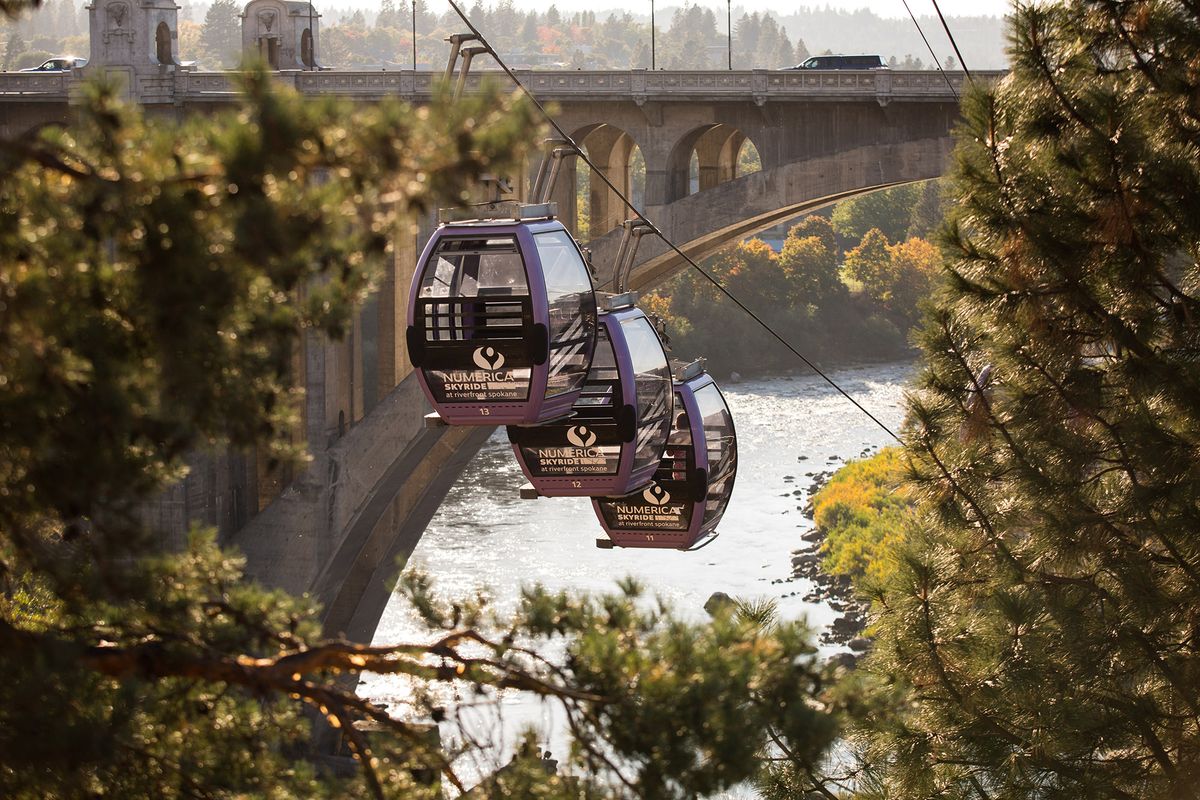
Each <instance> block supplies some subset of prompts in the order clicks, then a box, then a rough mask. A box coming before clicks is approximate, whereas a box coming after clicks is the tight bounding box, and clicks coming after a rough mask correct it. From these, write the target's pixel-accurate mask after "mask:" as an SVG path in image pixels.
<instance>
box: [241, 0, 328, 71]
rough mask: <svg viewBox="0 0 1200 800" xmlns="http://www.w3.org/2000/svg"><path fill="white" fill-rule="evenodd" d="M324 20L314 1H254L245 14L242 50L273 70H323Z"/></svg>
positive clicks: (248, 5) (243, 18)
mask: <svg viewBox="0 0 1200 800" xmlns="http://www.w3.org/2000/svg"><path fill="white" fill-rule="evenodd" d="M320 21H321V15H320V14H318V13H317V12H316V9H314V8H313V4H312V3H306V2H296V0H250V2H249V3H247V4H246V9H245V11H244V12H243V14H242V53H243V54H244V55H245V56H246V57H247V58H257V59H260V60H261V61H262V62H263V63H265V64H267V65H268V66H269V67H270V68H271V69H303V70H311V69H320V66H319V65H320V60H319V59H318V53H319V52H320V51H319V48H318V44H319V42H320V37H319V35H318V31H319V29H320Z"/></svg>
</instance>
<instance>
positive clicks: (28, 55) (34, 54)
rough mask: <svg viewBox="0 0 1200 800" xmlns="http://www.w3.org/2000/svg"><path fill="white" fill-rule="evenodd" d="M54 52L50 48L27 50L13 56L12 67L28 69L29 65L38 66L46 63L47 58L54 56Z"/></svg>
mask: <svg viewBox="0 0 1200 800" xmlns="http://www.w3.org/2000/svg"><path fill="white" fill-rule="evenodd" d="M53 57H54V54H53V53H51V52H50V51H48V50H25V51H23V52H21V53H20V55H17V56H15V57H14V58H13V63H12V68H13V69H14V70H21V69H28V68H29V67H38V66H41V65H42V64H44V63H46V61H47V59H50V58H53Z"/></svg>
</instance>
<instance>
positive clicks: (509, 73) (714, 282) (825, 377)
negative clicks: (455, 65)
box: [446, 0, 957, 444]
mask: <svg viewBox="0 0 1200 800" xmlns="http://www.w3.org/2000/svg"><path fill="white" fill-rule="evenodd" d="M446 1H447V2H448V3H449V4H450V7H451V8H453V9H454V12H455V13H456V14H458V16H459V18H460V19H461V20H462V21H463V24H464V25H466V26H467V29H468V30H470V31H471V33H472V34H474V35H475V36H477V37H478V38H479V43H480V45H482V46H483V47H486V48H487V50H488V53H489V54H490V55H491V57H492V58H493V59H494V60H495V62H496V64H497V65H499V67H500V69H501V70H503V71H504V74H505V75H507V76H508V77H509V79H510V80H511V81H512V82H513V84H515V85H516V87H517V88H518V89H520V91H521V93H522V94H523V95H525V97H527V98H528V99H529V101H530V102H531V103H533V105H534V107H535V108H537V110H538V111H539V112H540V113H541V114H542V116H543V117H545V118H546V121H547V122H548V123H550V127H552V128H554V132H555V133H556V134H558V137H559V138H560V139H561V140H562V141H564V142H566V143H567V144H568V145H570V147H571V149H573V150H574V151H575V154H576V155H577V156H578V157H579V158H580V159H582V160H583V162H584V163H585V164H587V165H588V168H589V169H591V171H592V174H593V175H598V176H599V177H600V180H602V181H603V182H604V184H605V185H606V186H608V188H609V189H611V190H612V191H613V193H614V194H616V195H617V197H619V198H620V199H621V202H622V203H624V204H625V207H626V208H628V209H629V210H630V211H632V212H633V213H634V214H636V215H637V218H638V219H639V220H641V221H642V222H644V223H645V224H646V225H647V226H648V227H649V228H650V230H651V231H652V232H653V233H654V234H655V235H657V236H658V238H660V239H662V241H663V244H665V245H666V246H667V247H669V248H670V249H671V250H673V251H674V252H675V254H676V255H678V256H679V257H680V258H682V259H683V260H684V261H686V262H687V263H688V264H689V265H691V267H692V269H694V270H696V271H697V272H699V273H700V274H701V275H703V276H704V277H705V278H707V279H708V281H709V282H710V283H712V285H713V286H715V287H717V289H718V290H720V292H721V293H722V294H724V295H725V296H726V297H728V298H729V299H730V300H731V301H733V303H734V305H736V306H737V307H738V308H740V309H741V310H742V311H744V312H745V313H746V314H747V315H748V316H749V317H750V318H751V319H752V320H754V321H755V322H757V323H758V324H759V325H760V326H761V327H762V328H763V330H765V331H766V332H767V333H769V334H771V336H773V337H775V339H776V340H777V341H778V342H779V343H780V344H782V345H783V346H784V347H786V348H787V349H788V350H789V351H790V352H791V353H792V355H794V356H796V358H798V359H800V360H801V361H803V362H804V364H805V365H807V366H808V368H809V369H811V370H812V371H813V372H815V373H817V374H818V375H820V376H821V378H822V379H823V380H824V381H825V382H826V383H828V384H829V385H830V386H832V387H833V388H834V389H836V390H837V392H838V393H839V394H841V395H842V397H844V398H846V399H847V400H849V401H850V402H851V403H852V404H853V405H854V407H855V408H857V409H858V410H859V411H861V412H862V413H863V414H865V415H866V416H867V418H868V419H870V420H871V421H872V422H874V423H875V424H876V425H877V426H879V428H880V429H882V430H883V431H884V432H885V433H886V434H887V435H888V436H891V437H892V438H893V439H895V440H896V441H897V442H900V443H901V444H903V442H902V441H901V439H900V437H899V436H897V435H896V434H895V433H894V432H893V431H892V429H891V428H889V427H888V426H887V425H884V424H883V422H881V421H880V419H879V418H878V417H876V416H875V415H874V414H872V413H871V412H870V411H868V410H867V409H866V408H864V407H863V405H862V403H860V402H858V401H857V400H855V399H854V398H853V397H852V396H851V395H850V393H849V392H847V391H846V390H845V389H843V388H842V387H841V386H839V385H838V384H837V382H836V381H834V380H833V378H830V377H829V376H828V375H826V374H825V373H824V372H823V371H821V369H820V368H819V367H817V365H816V364H814V363H813V362H811V361H809V360H808V359H807V358H806V357H805V356H804V354H803V353H801V352H800V351H799V350H797V349H796V348H795V347H793V346H792V344H791V343H790V342H789V341H788V340H787V339H785V338H783V336H781V335H780V334H778V333H777V332H776V331H775V330H774V329H773V328H772V327H771V326H770V325H768V324H767V323H766V322H764V321H763V319H762V318H761V317H759V316H758V314H755V313H754V312H753V311H752V310H750V309H749V308H748V307H747V306H746V304H745V303H743V302H742V301H741V300H739V299H738V298H737V297H736V296H735V295H734V294H733V293H732V292H730V291H729V290H728V289H726V288H725V287H724V286H723V285H722V284H721V282H720V281H718V280H717V279H716V278H714V277H713V276H712V275H711V274H710V273H709V272H708V271H707V270H706V269H704V268H703V267H701V266H700V265H699V264H697V263H696V262H695V260H694V259H692V257H691V256H689V255H688V254H687V253H685V252H683V251H682V250H680V249H679V247H678V246H677V245H676V244H675V243H674V242H672V241H671V240H670V239H668V238H667V236H666V234H664V233H663V232H662V230H661V229H660V228H659V227H658V226H657V225H655V224H654V222H652V221H651V220H649V219H647V218H646V215H645V214H643V213H642V212H641V210H640V209H639V208H638V207H637V206H635V205H634V204H633V202H632V201H631V200H630V199H629V198H628V197H626V196H625V193H624V192H622V191H621V190H620V189H618V188H617V186H616V184H614V183H613V182H612V181H611V180H610V179H609V177H608V175H606V174H605V173H604V170H602V169H600V168H599V167H597V166H596V165H595V163H593V162H592V160H591V159H590V158H588V155H587V153H585V152H584V151H583V148H582V147H580V146H579V145H578V144H576V142H575V140H574V139H573V138H572V137H571V136H570V135H569V134H568V133H567V132H566V131H565V130H563V128H562V126H561V125H559V124H558V121H557V120H556V119H554V117H553V116H552V115H551V114H550V112H548V111H547V110H546V107H545V106H543V105H542V103H541V101H539V100H538V99H537V97H536V96H535V95H534V94H533V92H531V91H529V89H528V88H527V87H526V86H525V84H524V83H522V82H521V79H520V78H518V77H517V76H516V73H514V72H513V71H512V70H511V69H510V68H509V66H508V65H507V64H505V63H504V61H503V59H501V58H500V55H499V54H498V53H497V52H496V51H495V50H494V49H493V48H492V46H491V44H490V43H489V42H488V40H487V38H486V37H484V35H483V34H482V33H480V32H479V29H478V28H476V27H475V25H474V23H472V22H471V20H470V18H469V17H467V15H466V14H465V13H463V10H462V9H461V8H459V6H458V4H457V3H456V2H455V0H446ZM951 91H953V87H951ZM955 97H956V98H957V95H955Z"/></svg>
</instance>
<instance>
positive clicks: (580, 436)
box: [567, 425, 596, 447]
mask: <svg viewBox="0 0 1200 800" xmlns="http://www.w3.org/2000/svg"><path fill="white" fill-rule="evenodd" d="M567 441H568V442H570V443H571V444H573V445H575V446H576V447H591V446H592V445H594V444H595V443H596V434H595V432H593V431H589V430H588V429H587V427H586V426H583V425H576V426H575V427H574V428H571V429H569V430H568V431H567Z"/></svg>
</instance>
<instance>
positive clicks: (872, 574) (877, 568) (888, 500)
mask: <svg viewBox="0 0 1200 800" xmlns="http://www.w3.org/2000/svg"><path fill="white" fill-rule="evenodd" d="M812 505H813V521H814V522H815V523H816V525H817V527H818V528H819V529H820V530H821V532H822V533H824V534H825V540H824V541H823V542H822V544H821V553H822V555H823V556H824V559H823V562H822V566H823V568H824V570H825V571H826V572H828V573H830V574H833V575H845V576H847V577H850V578H853V579H854V580H855V582H856V583H857V584H858V585H859V586H860V588H866V587H867V586H869V585H877V584H878V583H880V582H881V581H883V580H884V579H886V578H887V577H888V576H889V575H890V574H891V573H892V572H893V571H894V569H895V560H896V555H895V554H896V549H897V547H899V545H900V543H901V542H903V541H904V529H905V527H906V525H908V524H909V522H910V520H911V517H912V509H913V507H914V505H915V501H914V499H913V495H912V492H911V491H910V490H909V489H908V488H906V487H905V486H904V464H903V457H902V455H901V453H900V450H899V449H898V448H894V447H890V448H887V449H885V450H881V451H879V452H878V453H876V454H875V455H874V456H871V457H870V458H868V459H864V460H862V461H853V462H851V463H849V464H847V465H846V466H844V467H842V468H841V469H839V470H838V471H837V472H835V473H834V474H833V477H832V478H830V479H829V482H828V483H827V484H825V486H823V487H821V490H820V491H819V492H817V493H816V494H815V495H813V499H812Z"/></svg>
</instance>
